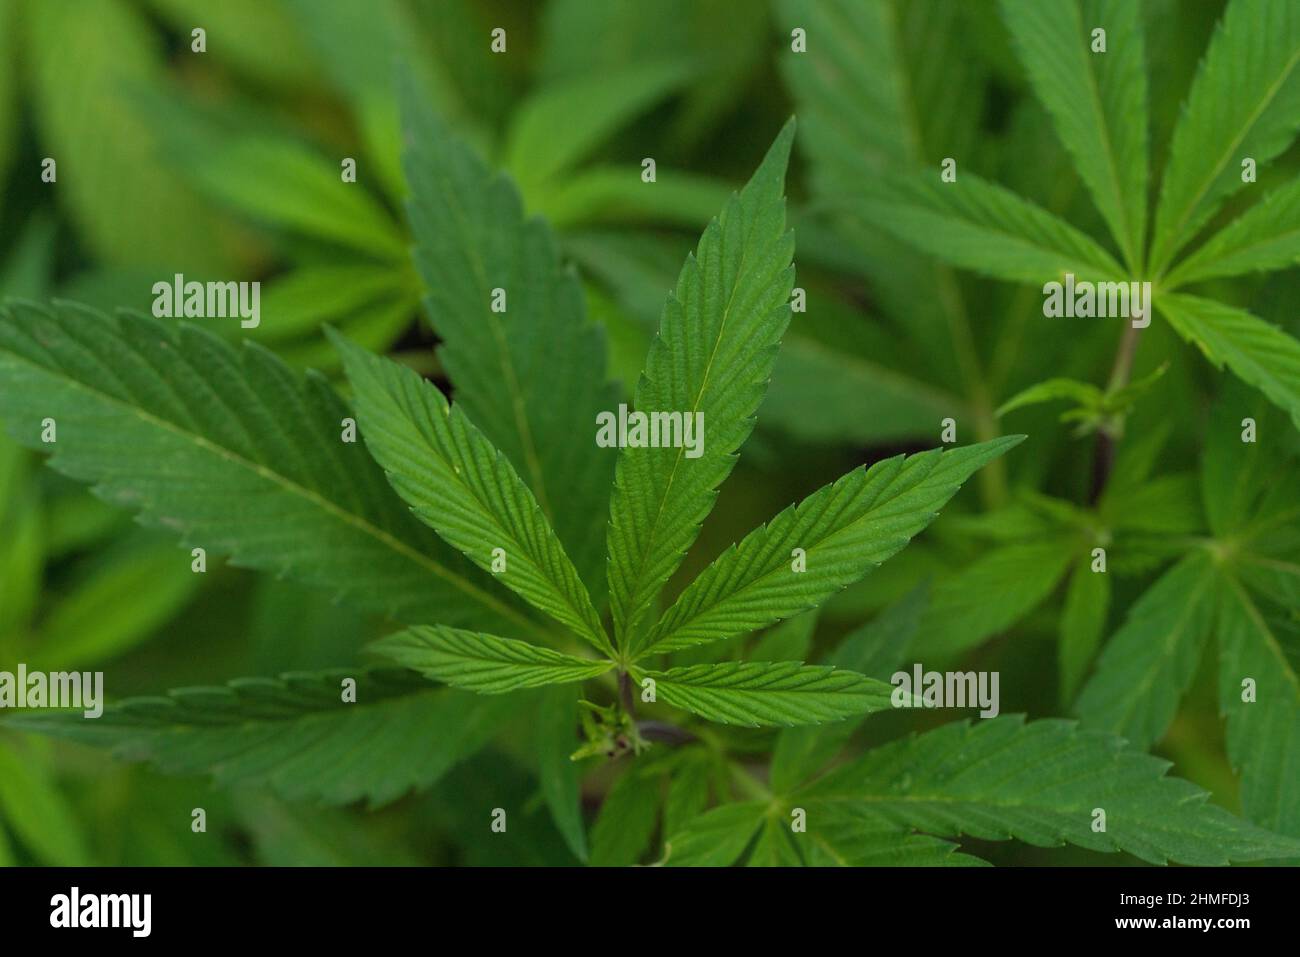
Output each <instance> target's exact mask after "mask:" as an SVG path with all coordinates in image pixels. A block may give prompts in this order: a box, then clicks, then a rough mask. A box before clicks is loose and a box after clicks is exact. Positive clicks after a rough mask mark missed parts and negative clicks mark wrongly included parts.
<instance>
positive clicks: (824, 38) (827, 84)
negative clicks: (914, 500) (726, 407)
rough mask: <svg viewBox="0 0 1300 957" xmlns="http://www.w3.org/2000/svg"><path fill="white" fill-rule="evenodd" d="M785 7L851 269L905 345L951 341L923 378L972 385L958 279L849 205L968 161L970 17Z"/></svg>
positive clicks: (800, 1) (809, 134)
mask: <svg viewBox="0 0 1300 957" xmlns="http://www.w3.org/2000/svg"><path fill="white" fill-rule="evenodd" d="M778 10H779V11H780V15H781V18H782V20H783V21H784V22H783V24H782V26H783V28H784V31H785V32H787V33H788V32H789V30H791V29H793V28H794V27H799V28H801V29H804V30H806V31H807V35H808V37H809V44H808V51H807V52H806V53H800V54H796V55H789V56H786V55H783V56H782V57H781V66H782V68H783V72H784V74H785V77H786V81H787V83H788V85H789V87H790V90H791V92H792V94H793V95H794V98H795V102H796V104H797V106H798V115H799V149H800V150H801V151H802V152H803V153H804V154H805V156H806V157H807V159H808V161H809V169H808V173H809V177H810V179H811V187H812V194H813V199H814V201H815V203H816V204H817V205H818V206H819V207H822V208H824V209H826V210H827V212H828V213H829V214H830V218H831V219H832V221H833V223H834V225H835V227H836V230H835V231H836V237H837V238H839V237H842V240H841V241H842V242H845V245H847V246H848V247H849V252H850V255H851V256H852V260H851V261H852V263H853V265H854V268H856V269H859V270H862V271H863V272H865V273H866V274H867V275H868V276H869V277H870V279H871V283H872V293H873V299H875V300H877V301H879V303H880V306H881V309H882V311H883V312H884V313H886V314H887V315H888V316H890V317H891V318H893V319H894V320H895V321H896V322H897V323H898V325H899V326H900V327H901V328H903V329H904V330H913V332H911V334H910V335H909V336H908V338H909V339H914V340H915V341H917V342H934V341H943V342H952V343H953V344H954V346H955V348H952V349H949V348H944V349H939V350H932V351H931V355H930V358H929V360H928V361H927V363H926V367H927V375H926V378H927V379H929V380H931V381H932V382H938V383H944V384H952V383H960V382H962V381H963V377H965V378H966V380H967V381H970V379H969V377H970V375H971V372H972V371H973V370H971V369H970V368H969V363H968V362H966V361H964V360H962V359H961V358H960V353H961V350H962V349H964V348H965V346H966V345H967V344H968V343H969V340H970V336H969V323H968V320H967V316H966V309H965V306H964V304H963V298H962V293H961V289H960V288H959V285H958V283H957V281H956V277H955V276H954V275H953V274H952V272H951V270H949V269H948V267H946V266H944V265H942V264H940V263H936V262H935V261H934V260H932V259H930V258H929V257H928V256H925V255H923V254H921V253H918V252H916V251H915V250H914V249H912V248H911V246H910V245H909V244H907V243H905V242H902V241H900V240H898V239H896V238H895V237H894V236H893V235H891V234H890V233H889V232H887V231H886V230H885V228H883V224H881V223H878V222H876V221H874V220H873V218H872V216H871V210H870V208H863V207H862V206H861V204H857V203H846V202H845V199H846V197H856V196H857V195H858V194H859V193H860V192H861V191H862V184H863V183H864V182H870V181H871V180H872V179H874V178H875V177H878V176H880V175H881V173H882V172H886V173H899V172H913V171H915V170H917V169H920V168H922V167H924V168H933V167H931V166H930V164H931V162H937V160H938V158H939V157H944V156H963V155H968V151H967V149H965V148H964V147H967V146H969V145H972V144H973V142H974V139H975V136H976V134H977V126H978V122H979V120H978V117H979V116H980V115H981V114H982V113H983V112H984V110H983V102H982V97H983V93H982V91H983V89H984V87H985V84H984V82H983V80H984V77H983V67H982V65H981V64H980V63H979V62H978V61H979V60H980V58H978V57H972V56H969V55H966V53H965V49H966V43H965V40H966V37H967V33H966V30H965V27H964V23H963V21H964V20H965V14H964V13H963V11H962V10H961V9H960V5H957V4H952V3H948V2H943V0H940V2H929V0H919V2H912V3H906V4H896V3H890V2H887V0H783V2H781V3H779V4H778ZM867 355H871V353H870V352H868V353H867ZM864 378H865V377H864ZM780 381H781V380H779V379H778V380H777V382H778V383H779V382H780ZM867 394H868V395H870V394H871V390H870V388H868V390H867ZM949 408H950V409H951V406H950V407H949ZM921 411H922V412H923V411H924V410H921ZM915 414H917V413H916V412H913V415H915ZM948 414H954V413H951V412H949V411H946V412H944V413H942V415H941V416H940V417H941V418H942V417H943V415H948ZM862 418H863V419H864V420H865V419H872V420H874V419H875V418H876V417H875V416H872V415H869V414H863V415H862ZM882 419H884V417H883V416H882ZM888 421H890V422H893V421H896V420H895V419H894V417H893V415H892V414H891V415H890V416H889V417H888ZM911 434H912V435H913V436H915V435H918V434H921V433H920V432H919V431H915V432H913V433H911Z"/></svg>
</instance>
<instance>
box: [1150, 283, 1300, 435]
mask: <svg viewBox="0 0 1300 957" xmlns="http://www.w3.org/2000/svg"><path fill="white" fill-rule="evenodd" d="M1156 308H1157V309H1159V310H1160V311H1161V313H1163V315H1164V316H1165V318H1167V319H1168V320H1169V322H1170V324H1171V325H1172V326H1173V327H1174V329H1175V330H1176V331H1177V332H1178V334H1179V335H1180V336H1182V337H1183V338H1184V339H1186V340H1187V341H1188V342H1191V343H1193V344H1194V345H1196V346H1197V347H1198V348H1199V349H1200V350H1201V352H1202V353H1204V354H1205V357H1206V358H1207V359H1209V360H1210V362H1212V363H1214V365H1215V366H1216V367H1218V368H1222V367H1223V366H1225V365H1226V366H1227V367H1228V368H1229V369H1231V370H1232V371H1233V372H1234V373H1236V375H1237V376H1239V377H1240V378H1241V379H1242V380H1243V381H1245V382H1248V383H1250V384H1251V385H1253V386H1254V387H1255V388H1257V389H1259V391H1261V392H1263V393H1264V395H1266V396H1268V398H1269V399H1270V401H1272V402H1273V403H1274V404H1275V405H1277V406H1278V407H1279V408H1281V409H1283V410H1284V411H1286V412H1287V413H1288V414H1289V415H1290V416H1291V421H1292V422H1294V423H1295V425H1296V428H1300V342H1297V341H1296V340H1295V339H1293V338H1292V337H1291V336H1288V335H1287V334H1286V333H1285V332H1283V331H1282V330H1281V329H1279V328H1278V327H1277V326H1274V325H1272V324H1271V323H1267V322H1265V321H1264V320H1262V319H1259V318H1257V317H1255V316H1252V315H1251V314H1250V313H1248V312H1245V311H1243V310H1241V309H1237V308H1234V307H1233V306H1228V305H1224V304H1223V303H1219V302H1214V301H1212V300H1209V299H1200V298H1198V297H1196V296H1186V295H1182V294H1180V293H1170V294H1168V295H1164V296H1159V297H1157V299H1156Z"/></svg>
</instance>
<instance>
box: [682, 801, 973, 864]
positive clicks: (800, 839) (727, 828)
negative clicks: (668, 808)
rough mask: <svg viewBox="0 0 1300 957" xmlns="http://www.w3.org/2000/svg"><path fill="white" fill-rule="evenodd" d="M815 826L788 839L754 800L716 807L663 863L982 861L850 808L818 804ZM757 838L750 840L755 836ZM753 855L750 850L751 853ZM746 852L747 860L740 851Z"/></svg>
mask: <svg viewBox="0 0 1300 957" xmlns="http://www.w3.org/2000/svg"><path fill="white" fill-rule="evenodd" d="M817 815H818V820H817V827H816V828H812V827H809V829H808V831H807V832H804V833H798V834H796V833H793V832H792V831H791V830H790V818H789V817H788V816H783V815H782V813H781V811H780V809H778V808H777V807H775V806H767V805H764V804H763V803H762V802H759V801H742V802H739V803H735V804H723V805H721V806H719V807H716V808H714V809H713V810H711V811H708V812H707V813H705V814H701V815H700V816H699V817H697V818H695V819H694V820H692V821H691V822H690V823H689V824H687V825H686V827H684V828H682V829H681V830H678V831H673V832H670V834H669V837H668V839H667V840H666V841H665V854H664V861H663V863H664V864H666V865H667V866H669V867H686V866H695V867H727V866H730V865H732V864H735V863H737V862H739V861H742V860H743V862H744V863H745V864H746V865H747V866H749V867H797V866H799V865H801V864H808V865H810V866H815V867H953V866H972V865H974V866H979V865H983V864H985V863H986V862H984V861H981V860H980V859H979V858H977V857H972V856H971V855H969V854H958V853H955V852H956V851H957V845H956V844H953V843H951V842H950V841H943V840H940V839H938V838H934V837H929V836H926V835H920V834H913V833H911V832H909V831H908V830H907V829H906V828H904V827H899V826H898V825H894V824H890V823H888V822H885V821H882V820H881V819H880V818H879V817H877V816H872V815H867V814H860V813H856V809H855V808H853V807H850V806H843V807H842V806H837V805H830V804H822V805H819V806H818V808H817ZM756 835H757V839H755V836H756ZM751 848H752V849H751ZM747 850H748V852H749V853H748V854H746V851H747Z"/></svg>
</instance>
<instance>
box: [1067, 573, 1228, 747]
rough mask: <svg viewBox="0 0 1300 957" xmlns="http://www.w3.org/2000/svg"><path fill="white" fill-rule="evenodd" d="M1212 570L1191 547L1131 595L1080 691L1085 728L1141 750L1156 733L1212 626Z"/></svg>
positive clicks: (1172, 708)
mask: <svg viewBox="0 0 1300 957" xmlns="http://www.w3.org/2000/svg"><path fill="white" fill-rule="evenodd" d="M1215 576H1216V571H1215V567H1214V562H1213V560H1212V559H1211V558H1210V555H1209V554H1208V553H1207V552H1205V551H1196V552H1193V553H1192V554H1190V555H1188V556H1187V557H1186V558H1184V559H1183V560H1182V561H1180V562H1179V563H1178V564H1177V565H1175V566H1174V567H1173V568H1171V569H1170V570H1169V571H1167V572H1166V573H1165V574H1164V575H1163V576H1161V577H1160V579H1159V580H1158V581H1157V582H1156V583H1155V584H1154V585H1152V586H1151V588H1150V589H1148V590H1147V592H1146V593H1145V594H1144V595H1143V596H1142V597H1141V598H1139V599H1138V600H1137V602H1136V603H1135V604H1134V605H1133V607H1132V609H1131V610H1130V611H1129V614H1128V618H1127V620H1126V621H1125V622H1124V625H1123V627H1121V628H1120V630H1119V631H1117V632H1116V633H1115V635H1114V636H1113V637H1112V638H1111V639H1110V641H1109V642H1107V644H1106V648H1105V650H1104V651H1103V652H1102V654H1101V660H1100V661H1099V662H1098V664H1097V671H1096V674H1094V675H1093V676H1092V678H1091V679H1090V680H1089V681H1088V683H1087V684H1086V685H1084V688H1083V693H1082V694H1081V695H1080V697H1079V701H1078V705H1077V711H1078V714H1079V716H1080V717H1081V718H1082V719H1083V722H1084V725H1085V726H1087V727H1090V728H1096V729H1098V730H1103V731H1111V732H1114V733H1115V734H1118V735H1121V736H1123V737H1124V738H1127V739H1128V740H1129V741H1131V742H1132V743H1133V744H1134V745H1135V746H1136V747H1139V748H1144V749H1145V748H1149V747H1150V746H1151V745H1152V744H1154V743H1155V742H1156V741H1157V740H1159V739H1160V737H1161V735H1163V734H1164V733H1165V730H1166V729H1167V728H1168V727H1169V723H1170V722H1171V721H1172V720H1173V718H1174V713H1175V712H1176V711H1177V709H1178V702H1179V700H1180V699H1181V698H1182V696H1183V694H1184V693H1185V692H1186V691H1187V687H1188V685H1190V684H1191V681H1192V677H1193V676H1194V675H1195V674H1196V668H1197V665H1198V664H1199V662H1200V660H1201V653H1202V651H1204V648H1205V642H1206V640H1207V639H1208V638H1209V636H1210V633H1211V631H1212V629H1213V622H1214V615H1213V611H1214V581H1215Z"/></svg>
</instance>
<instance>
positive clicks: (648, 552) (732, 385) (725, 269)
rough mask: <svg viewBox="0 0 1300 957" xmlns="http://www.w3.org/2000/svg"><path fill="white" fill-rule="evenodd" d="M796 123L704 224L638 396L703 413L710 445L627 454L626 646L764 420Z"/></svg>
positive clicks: (612, 584) (612, 583)
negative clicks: (759, 413)
mask: <svg viewBox="0 0 1300 957" xmlns="http://www.w3.org/2000/svg"><path fill="white" fill-rule="evenodd" d="M793 138H794V121H793V120H791V121H790V122H789V123H787V124H786V126H785V128H784V129H783V130H782V131H781V133H780V135H779V136H778V137H777V139H776V142H775V143H773V145H772V147H771V149H770V150H769V151H768V154H767V156H766V158H765V159H764V160H763V163H762V165H761V166H759V168H758V170H757V171H756V172H755V173H754V176H753V178H752V179H751V180H750V182H749V184H748V185H747V186H746V187H745V188H744V189H743V190H742V191H741V192H740V194H739V195H738V196H734V197H732V199H731V201H730V202H729V203H728V204H727V207H726V209H725V210H723V213H722V215H721V217H720V218H719V219H715V220H714V221H712V222H711V223H710V224H709V225H708V227H707V228H706V229H705V230H704V235H703V236H702V237H701V238H700V242H699V246H698V248H697V249H696V251H695V253H694V255H691V256H689V257H688V258H687V260H686V264H685V265H684V266H683V267H682V271H681V275H680V277H679V278H678V280H677V286H676V289H675V290H674V291H673V292H672V293H671V294H670V295H669V297H668V301H667V303H666V304H665V306H664V313H663V319H662V322H661V324H660V328H659V334H658V336H657V337H656V338H655V340H654V342H653V343H652V344H651V346H650V353H649V356H648V357H647V359H646V367H645V371H644V372H643V373H642V376H641V380H640V381H639V382H638V383H637V387H636V393H635V398H634V405H635V408H636V410H637V411H639V412H644V413H646V414H647V415H648V414H651V413H654V412H680V413H683V414H684V415H686V416H694V415H695V414H697V413H700V414H702V416H703V448H702V449H701V454H700V455H699V457H697V458H687V457H686V455H685V452H686V450H685V449H683V448H632V447H625V448H623V449H622V450H621V451H620V452H619V456H618V464H617V467H616V472H615V480H614V491H613V495H612V498H611V500H610V520H609V534H608V552H609V588H610V603H611V606H612V610H613V614H614V622H615V625H616V628H617V632H618V641H619V643H620V645H621V646H622V647H624V648H630V647H632V644H633V638H634V636H635V632H636V628H637V625H638V623H639V622H640V620H641V618H642V616H643V615H644V614H645V612H646V610H647V608H648V607H649V605H650V603H651V602H652V601H653V600H654V597H655V595H656V594H657V593H658V591H659V589H660V588H661V587H662V586H663V584H664V582H665V581H667V579H668V576H669V575H671V574H672V573H673V571H674V570H676V568H677V566H678V565H679V564H681V560H682V557H683V555H684V554H685V552H686V550H687V549H688V548H689V547H690V545H691V543H692V542H693V541H695V537H696V535H698V534H699V528H700V523H701V522H702V521H703V520H704V518H705V516H706V515H708V513H709V511H710V509H711V508H712V507H713V502H714V499H715V498H716V495H717V492H716V490H717V488H718V486H719V485H720V484H721V483H722V481H723V480H724V479H725V478H726V477H727V475H728V474H730V472H731V469H732V467H733V466H734V465H735V462H736V451H737V450H738V449H739V448H740V446H741V445H742V444H743V443H744V441H745V439H746V438H747V437H748V436H749V433H750V432H751V431H752V430H753V427H754V414H755V412H756V410H757V408H758V404H759V402H760V401H761V399H762V398H763V392H764V389H765V388H766V385H767V380H768V378H769V377H770V375H771V372H772V365H773V363H774V362H775V360H776V354H777V349H778V346H779V343H780V339H781V335H782V333H783V332H784V331H785V328H786V326H787V324H788V323H789V320H790V304H789V298H790V290H791V289H792V288H793V284H794V268H793V266H792V265H791V261H792V257H793V254H794V237H793V235H792V234H791V233H789V232H788V231H787V230H786V228H785V202H784V199H783V181H784V178H785V167H786V162H787V159H788V157H789V153H790V144H791V141H792V140H793Z"/></svg>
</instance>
